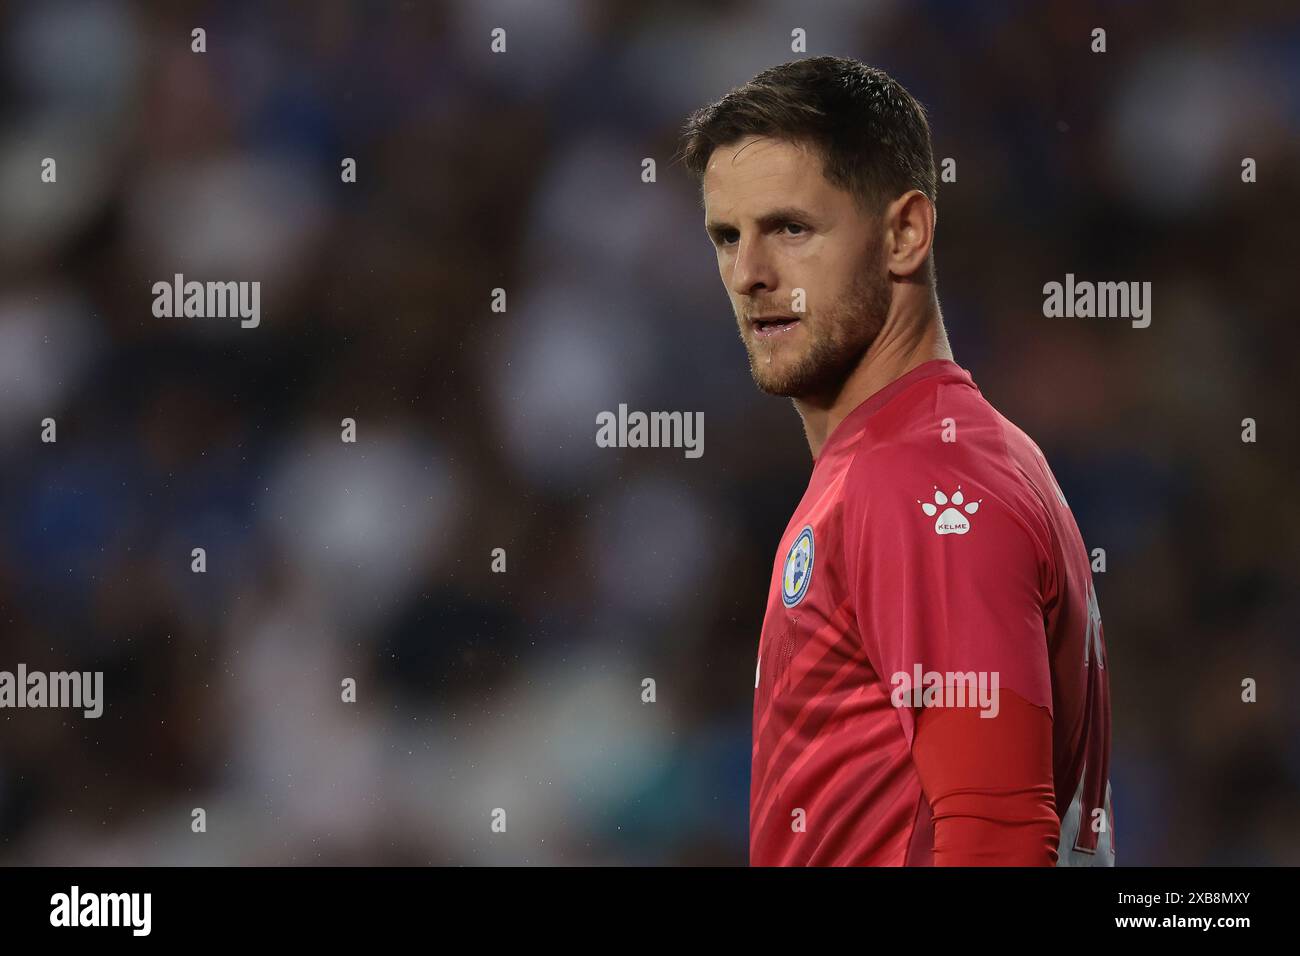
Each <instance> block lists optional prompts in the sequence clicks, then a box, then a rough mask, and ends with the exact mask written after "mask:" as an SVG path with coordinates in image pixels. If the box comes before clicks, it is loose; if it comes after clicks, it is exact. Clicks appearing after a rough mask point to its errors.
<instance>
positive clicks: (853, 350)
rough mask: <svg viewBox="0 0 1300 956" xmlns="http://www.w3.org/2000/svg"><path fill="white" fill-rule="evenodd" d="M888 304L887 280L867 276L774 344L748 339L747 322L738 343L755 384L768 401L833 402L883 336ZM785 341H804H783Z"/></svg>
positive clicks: (862, 275)
mask: <svg viewBox="0 0 1300 956" xmlns="http://www.w3.org/2000/svg"><path fill="white" fill-rule="evenodd" d="M890 298H891V290H890V281H889V277H888V275H887V274H881V273H877V272H875V271H874V270H870V271H868V270H864V271H863V272H862V273H859V274H858V276H857V277H856V278H855V280H854V283H853V285H852V286H851V287H850V288H849V289H848V291H847V292H845V293H844V294H843V295H842V296H840V298H838V299H837V300H836V301H835V302H832V303H831V304H830V305H829V306H827V307H826V308H824V309H820V310H818V311H817V312H809V313H806V314H805V315H804V316H803V317H802V318H800V320H799V324H798V325H797V326H796V327H795V329H794V330H792V331H790V332H788V333H780V334H778V336H777V338H776V339H775V340H774V341H764V340H763V339H760V338H757V337H755V336H754V335H753V333H752V332H751V333H749V334H746V331H745V330H746V328H748V322H747V321H742V322H741V332H740V338H741V341H742V342H744V344H745V350H746V351H747V352H748V353H749V373H750V375H752V376H753V378H754V384H755V385H757V386H758V387H759V389H761V390H762V391H764V392H766V393H767V394H769V395H781V396H784V397H786V398H800V399H811V400H816V399H825V400H829V399H831V398H833V397H834V396H835V395H837V394H838V393H839V391H840V389H841V388H842V387H843V385H844V382H845V381H846V380H847V379H848V377H849V375H851V374H852V372H853V370H854V369H856V368H857V367H858V364H859V363H860V362H861V361H862V356H863V355H865V354H866V352H867V349H869V348H870V347H871V343H872V342H874V341H875V340H876V336H877V335H879V334H880V329H881V327H882V326H883V325H884V324H885V317H886V315H887V314H888V312H889V303H890ZM754 311H755V312H759V313H761V312H764V311H769V310H765V309H759V308H755V309H754ZM771 311H777V310H771ZM786 336H799V337H801V338H802V339H803V341H802V342H799V341H794V342H788V341H783V339H784V338H785V337H786Z"/></svg>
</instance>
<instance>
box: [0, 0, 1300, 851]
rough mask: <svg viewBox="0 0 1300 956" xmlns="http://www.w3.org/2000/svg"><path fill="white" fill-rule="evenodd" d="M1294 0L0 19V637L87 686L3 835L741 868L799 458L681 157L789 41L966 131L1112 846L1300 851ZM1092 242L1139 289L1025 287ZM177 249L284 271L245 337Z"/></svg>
mask: <svg viewBox="0 0 1300 956" xmlns="http://www.w3.org/2000/svg"><path fill="white" fill-rule="evenodd" d="M1282 6H1285V5H1266V4H1255V3H1250V2H1244V3H1238V4H1233V5H1230V6H1228V7H1225V6H1224V5H1222V4H1218V3H1210V2H1190V3H1181V4H1172V3H1170V4H1123V3H1112V4H1101V5H1098V6H1096V7H1093V8H1091V9H1087V8H1085V7H1084V6H1083V5H1076V4H1073V3H1067V2H1064V0H1062V2H1053V3H1050V4H1023V5H1021V4H1000V3H998V4H993V3H990V4H985V3H971V4H957V3H948V2H937V0H936V2H919V3H906V4H905V3H888V2H882V3H862V2H861V0H853V2H849V0H834V2H825V3H819V4H816V5H815V6H814V8H813V9H808V8H806V7H805V6H804V5H802V4H797V3H793V2H791V3H781V2H776V0H768V2H752V3H748V2H727V3H718V4H703V3H701V4H686V3H680V2H679V3H667V4H658V3H656V4H642V3H633V2H612V0H611V2H596V0H586V2H580V0H547V2H545V3H541V2H538V3H527V2H523V0H489V2H482V3H480V2H472V0H454V2H453V0H447V2H430V3H424V2H419V3H417V2H405V3H396V2H394V3H361V2H356V3H343V2H321V3H313V4H301V5H299V4H294V5H289V4H285V5H280V4H258V3H251V2H220V3H218V2H209V3H199V2H185V3H161V2H158V3H140V4H128V3H121V2H92V3H73V2H63V0H50V2H30V3H18V2H12V3H8V4H5V5H3V6H0V454H2V455H3V464H4V467H3V469H2V470H0V509H3V523H2V524H0V668H5V669H10V670H12V669H13V668H14V667H15V666H16V665H17V663H19V662H24V663H26V664H27V666H28V667H29V668H32V669H37V668H40V669H45V670H59V669H69V670H102V671H103V672H104V693H105V698H106V702H105V712H104V715H103V716H102V717H101V718H99V719H97V720H91V719H84V718H82V717H81V716H80V715H79V714H72V713H69V712H66V711H57V710H47V711H30V710H28V711H12V710H6V711H0V863H3V864H33V863H39V864H71V863H77V864H110V863H112V864H164V863H166V864H173V863H174V864H199V863H216V864H235V863H241V864H244V863H248V864H282V863H297V864H315V863H397V864H425V863H435V864H444V863H452V864H506V863H510V864H528V865H537V864H625V863H632V864H743V863H744V862H745V861H746V859H747V815H748V794H749V759H750V719H751V707H752V693H753V680H752V678H753V673H754V660H755V654H756V650H757V641H758V634H759V628H760V624H761V620H762V614H763V609H764V606H765V601H766V590H767V587H768V583H769V577H770V574H771V567H772V561H773V556H774V549H775V547H776V545H777V542H778V540H779V538H780V535H781V532H782V531H783V529H784V527H785V524H786V521H787V520H788V518H789V516H790V513H791V511H792V509H793V508H794V506H795V505H796V504H797V502H798V500H799V497H800V496H801V494H802V492H803V489H804V486H805V484H806V482H807V478H808V474H809V470H810V460H809V456H808V450H807V446H806V444H805V441H804V437H803V433H802V429H801V427H800V425H799V421H798V417H797V415H796V414H795V413H794V411H793V410H792V409H791V408H790V407H789V404H788V402H785V401H783V400H780V399H775V398H770V397H766V396H763V395H761V394H759V393H758V392H757V391H756V390H755V389H754V387H753V386H752V384H751V382H750V379H749V374H748V370H747V367H746V362H745V357H744V352H743V348H742V346H741V344H740V343H739V341H738V338H737V334H736V331H735V325H734V319H733V318H732V314H731V311H730V307H729V305H728V302H727V298H726V294H725V292H724V289H723V287H722V285H721V283H720V281H719V278H718V275H717V269H716V263H715V261H714V258H713V254H712V251H711V247H710V245H709V242H708V239H707V236H706V235H705V232H704V228H703V222H702V219H703V217H702V213H701V210H700V206H699V199H698V193H697V191H696V187H695V184H694V183H693V182H692V181H691V180H690V179H689V177H688V176H687V175H686V174H685V172H684V171H683V170H682V169H681V168H680V167H678V166H676V165H674V164H673V163H672V157H673V155H674V153H675V151H676V148H677V145H678V143H677V133H678V129H679V128H680V125H681V122H682V121H683V119H684V118H685V116H686V115H687V114H688V113H689V112H690V111H691V110H692V109H694V108H695V107H697V106H700V105H703V104H704V103H706V102H709V101H712V100H714V99H716V98H717V97H719V96H721V95H722V94H723V93H725V92H726V91H727V90H728V89H730V88H732V87H734V86H736V85H739V84H741V83H743V82H744V81H746V80H747V79H749V78H750V77H751V76H752V75H753V74H754V73H756V72H758V71H759V70H761V69H763V68H765V67H767V66H771V65H773V64H776V63H780V62H783V61H785V60H789V59H792V58H794V56H795V55H796V54H792V53H791V52H790V33H791V30H792V29H794V28H796V27H802V28H803V29H804V30H806V31H807V37H808V48H809V51H810V53H813V54H817V53H834V54H840V55H848V56H854V57H857V58H859V59H862V60H864V61H866V62H869V63H872V64H875V65H878V66H881V67H883V68H885V69H886V70H888V71H890V72H891V73H892V74H894V75H895V76H896V77H897V78H898V79H899V80H900V81H901V82H903V83H904V84H905V85H906V86H907V87H908V88H909V89H910V90H911V91H912V92H913V93H914V94H915V95H916V96H917V97H918V98H919V99H920V100H921V101H922V102H923V103H924V104H925V105H926V106H927V108H928V110H929V112H930V118H931V123H932V127H933V130H934V141H935V153H936V157H937V158H938V159H939V160H942V159H943V158H945V157H951V158H954V159H955V160H956V170H957V179H956V181H955V182H945V183H943V184H941V186H940V194H939V201H938V209H939V220H938V223H939V228H938V238H937V246H936V265H937V269H938V281H939V298H940V303H941V306H942V309H943V314H944V317H945V321H946V323H947V326H948V329H949V333H950V336H951V339H952V344H953V348H954V352H955V354H956V359H957V362H958V363H959V364H961V365H962V366H964V367H965V368H968V369H969V370H970V371H971V372H972V374H973V376H974V378H975V380H976V382H977V383H978V384H979V385H980V386H981V388H982V390H983V391H984V393H985V395H986V396H987V397H988V398H989V399H990V400H991V401H992V402H993V403H994V405H995V406H997V407H998V408H999V409H1000V410H1001V411H1002V412H1003V413H1004V414H1005V415H1007V416H1008V417H1009V418H1011V419H1012V420H1013V421H1015V422H1016V423H1017V424H1019V425H1020V426H1021V427H1023V428H1024V429H1025V430H1026V431H1027V432H1028V433H1029V434H1030V435H1031V436H1032V437H1033V438H1034V439H1035V440H1036V441H1037V442H1038V443H1039V445H1040V446H1041V447H1042V449H1043V450H1044V452H1045V453H1046V455H1047V457H1048V460H1049V461H1050V462H1051V464H1052V466H1053V469H1054V470H1055V473H1056V476H1057V478H1058V480H1059V482H1060V485H1061V487H1062V489H1063V490H1064V493H1065V495H1066V496H1067V498H1068V499H1069V501H1070V505H1071V507H1072V509H1073V511H1074V514H1075V516H1076V518H1077V520H1078V522H1079V525H1080V528H1081V530H1082V532H1083V536H1084V540H1085V542H1086V543H1087V546H1088V547H1089V548H1090V549H1091V548H1098V547H1100V548H1104V549H1105V552H1106V562H1107V567H1106V571H1105V572H1104V573H1099V574H1097V575H1096V582H1097V590H1098V594H1099V598H1100V604H1101V611H1102V617H1103V621H1104V627H1105V635H1106V642H1107V648H1108V663H1109V665H1110V667H1111V678H1110V679H1111V694H1112V700H1113V727H1114V740H1113V751H1112V759H1113V770H1112V777H1111V779H1112V783H1113V787H1114V811H1115V828H1116V838H1115V842H1116V847H1117V852H1118V858H1119V862H1120V863H1121V864H1130V865H1132V864H1283V863H1289V864H1292V865H1294V864H1297V863H1300V801H1298V799H1297V798H1298V796H1300V696H1297V695H1296V694H1295V693H1294V687H1295V678H1296V676H1297V674H1298V673H1300V667H1297V663H1298V659H1300V648H1298V646H1297V642H1296V633H1297V631H1296V621H1297V619H1298V618H1300V600H1298V598H1297V594H1298V593H1300V590H1298V589H1297V587H1296V567H1297V563H1298V561H1300V554H1298V551H1300V547H1298V542H1297V527H1298V523H1297V519H1298V517H1300V516H1297V512H1296V503H1295V502H1296V498H1295V494H1294V489H1293V488H1292V487H1291V484H1290V482H1291V481H1292V480H1294V477H1295V473H1296V465H1297V460H1296V459H1297V456H1296V448H1295V442H1294V436H1295V414H1296V404H1297V403H1296V401H1295V397H1294V388H1295V382H1296V375H1295V371H1296V365H1295V355H1296V352H1297V346H1298V345H1300V333H1298V332H1297V327H1296V323H1295V320H1294V303H1293V299H1292V297H1291V294H1290V293H1288V292H1287V291H1286V288H1287V286H1288V284H1289V280H1287V279H1286V276H1287V275H1289V274H1291V273H1292V272H1293V270H1294V262H1295V246H1294V245H1293V244H1292V241H1291V240H1287V239H1286V234H1287V233H1288V232H1289V228H1290V226H1291V224H1292V223H1293V221H1294V218H1295V214H1296V213H1297V211H1298V205H1300V204H1298V203H1297V200H1298V199H1300V187H1298V186H1297V182H1296V177H1295V175H1294V172H1295V170H1296V169H1297V168H1300V135H1298V134H1300V18H1297V16H1296V15H1295V14H1294V13H1291V14H1287V13H1283V12H1279V11H1280V10H1281V7H1282ZM198 27H201V28H203V29H204V30H205V31H206V52H204V53H195V52H192V50H191V43H192V35H191V31H192V30H193V29H195V28H198ZM497 27H500V28H503V29H504V30H505V31H506V32H505V40H506V52H504V53H494V52H493V51H492V48H491V42H492V30H493V29H494V28H497ZM1095 27H1103V28H1105V29H1106V31H1107V50H1106V52H1105V53H1104V54H1102V53H1093V52H1091V46H1092V39H1091V31H1092V30H1093V29H1094V28H1095ZM46 157H51V158H54V159H55V160H56V161H57V182H56V183H42V182H41V178H40V176H41V163H42V160H43V159H44V158H46ZM348 157H350V158H353V159H355V160H356V167H357V181H356V182H355V183H346V182H343V181H342V179H341V176H340V171H341V163H342V161H343V160H344V159H345V158H348ZM647 157H649V158H654V159H655V160H656V164H657V169H656V177H655V181H654V182H643V181H642V176H641V172H642V160H643V159H644V158H647ZM1246 157H1250V158H1253V159H1254V160H1255V161H1256V163H1257V168H1258V181H1257V182H1254V183H1243V181H1242V176H1241V164H1242V160H1243V158H1246ZM1067 272H1071V273H1074V274H1075V275H1076V276H1079V277H1080V278H1089V279H1097V280H1115V281H1150V282H1151V283H1152V286H1153V311H1152V323H1151V326H1150V327H1149V328H1146V329H1135V328H1132V327H1130V325H1129V323H1127V322H1125V321H1122V320H1118V321H1117V320H1098V319H1046V318H1044V317H1043V315H1042V286H1043V284H1044V283H1046V282H1049V281H1053V280H1057V281H1059V280H1061V279H1063V277H1064V275H1065V274H1066V273H1067ZM175 273H183V274H184V275H185V276H186V278H187V279H199V280H208V279H211V280H258V281H260V282H261V312H262V319H261V324H260V326H259V327H258V328H256V329H244V328H241V327H240V325H239V322H238V321H237V320H228V319H217V318H206V319H197V318H189V319H185V318H172V319H160V318H155V317H154V315H153V314H152V311H151V305H152V294H151V291H150V290H151V287H152V284H153V283H154V282H157V281H168V282H170V281H171V279H172V276H173V275H174V274H175ZM495 289H503V290H505V297H506V309H505V311H494V310H493V308H492V303H493V290H495ZM620 403H626V404H627V405H628V406H629V407H630V408H639V409H664V410H680V411H691V412H694V411H702V412H704V420H705V426H706V443H705V453H704V455H703V457H702V458H699V459H688V458H686V457H685V456H684V455H683V454H682V453H681V452H680V451H674V450H670V449H669V450H664V449H627V450H618V449H608V448H600V447H598V446H597V444H596V442H595V440H594V436H595V430H596V424H595V423H596V415H597V414H598V413H600V412H601V411H604V410H614V409H617V408H618V405H619V404H620ZM47 417H48V418H53V419H54V420H55V421H56V423H57V442H55V443H43V442H41V440H40V433H41V425H40V423H41V421H42V419H45V418H47ZM349 417H351V418H354V419H355V421H356V423H357V441H356V443H355V444H349V443H344V442H342V441H341V440H340V433H341V424H340V423H341V421H342V420H343V419H344V418H349ZM1247 417H1250V418H1254V419H1255V420H1256V421H1257V429H1258V440H1257V441H1256V442H1255V443H1245V442H1243V441H1242V440H1241V432H1242V420H1243V419H1244V418H1247ZM196 547H202V548H204V549H205V551H206V556H207V568H206V571H205V572H204V573H201V574H199V573H194V572H193V571H192V570H191V561H192V558H191V552H192V550H193V549H194V548H196ZM496 548H501V549H504V552H505V562H506V570H505V571H504V573H497V572H494V571H493V569H492V552H493V549H496ZM349 677H350V678H353V679H355V681H356V685H357V702H356V703H355V704H344V703H342V702H341V700H340V686H341V681H342V680H343V679H345V678H349ZM645 678H653V679H654V681H655V688H656V700H655V702H654V703H645V702H643V700H642V681H643V680H644V679H645ZM1245 678H1253V679H1255V680H1256V681H1257V682H1258V688H1259V689H1258V701H1257V702H1256V703H1254V704H1243V703H1242V701H1241V685H1242V681H1243V679H1245ZM200 807H201V808H203V809H204V810H205V812H206V818H207V832H206V833H203V834H196V833H194V832H192V830H191V819H192V817H191V814H192V811H193V810H194V808H200ZM497 808H500V809H504V810H505V811H506V814H507V821H508V824H507V829H506V832H505V833H493V832H492V830H491V828H490V824H491V821H492V813H493V811H494V810H495V809H497Z"/></svg>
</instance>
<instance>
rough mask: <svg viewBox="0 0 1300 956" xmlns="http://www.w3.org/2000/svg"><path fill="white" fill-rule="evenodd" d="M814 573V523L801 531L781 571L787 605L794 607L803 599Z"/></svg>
mask: <svg viewBox="0 0 1300 956" xmlns="http://www.w3.org/2000/svg"><path fill="white" fill-rule="evenodd" d="M812 573H813V532H812V525H809V526H808V527H806V528H804V529H803V530H802V531H800V532H799V537H797V538H795V539H794V544H792V545H790V550H789V552H788V553H787V554H786V556H785V567H784V568H783V569H782V571H781V601H782V603H784V604H785V606H786V607H794V606H795V605H796V604H798V603H799V602H800V601H802V600H803V596H804V595H805V594H807V593H808V583H809V582H810V581H812Z"/></svg>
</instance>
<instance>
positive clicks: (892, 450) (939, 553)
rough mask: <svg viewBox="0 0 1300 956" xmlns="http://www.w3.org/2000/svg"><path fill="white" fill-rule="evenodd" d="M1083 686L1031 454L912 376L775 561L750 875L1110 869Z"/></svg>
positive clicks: (1075, 584) (1086, 678)
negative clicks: (872, 869)
mask: <svg viewBox="0 0 1300 956" xmlns="http://www.w3.org/2000/svg"><path fill="white" fill-rule="evenodd" d="M1106 666H1107V662H1106V653H1105V645H1104V643H1103V640H1102V629H1101V613H1100V611H1099V609H1098V604H1097V598H1096V594H1095V592H1094V590H1093V582H1092V573H1091V566H1090V560H1089V556H1088V554H1087V552H1086V551H1085V549H1084V545H1083V541H1082V538H1081V537H1080V534H1079V530H1078V527H1077V525H1076V524H1075V521H1074V518H1073V516H1072V515H1071V513H1070V509H1069V506H1068V504H1067V503H1066V500H1065V497H1064V495H1063V494H1062V493H1061V490H1060V488H1059V486H1058V485H1057V483H1056V480H1055V478H1054V477H1053V476H1052V473H1051V471H1050V470H1049V468H1048V466H1047V462H1046V461H1045V460H1044V458H1043V455H1042V452H1041V451H1040V450H1039V449H1038V446H1037V445H1035V444H1034V442H1033V441H1031V440H1030V439H1029V438H1028V436H1026V435H1025V434H1024V432H1022V431H1021V430H1020V429H1019V428H1017V427H1016V426H1015V425H1013V424H1012V423H1011V422H1009V421H1008V420H1007V419H1005V418H1003V417H1002V416H1001V415H1000V414H999V413H998V412H997V411H996V410H995V409H994V408H993V407H992V406H991V405H990V404H989V403H988V402H987V401H986V400H985V399H984V397H983V395H981V394H980V391H979V389H978V388H977V387H976V385H975V384H974V382H973V381H972V380H971V377H970V374H969V373H968V372H967V371H966V370H964V369H962V368H961V367H959V366H958V365H956V364H955V363H953V362H951V361H947V360H935V361H930V362H926V363H924V364H923V365H920V366H918V367H917V368H915V369H913V370H912V371H910V372H908V373H907V374H906V375H904V376H902V377H901V378H899V379H897V380H896V381H894V382H892V383H891V384H890V385H888V386H886V387H885V388H883V389H881V390H880V391H879V392H877V393H876V394H874V395H872V396H871V397H870V398H868V399H867V400H866V401H865V402H863V403H862V404H861V405H859V406H858V407H857V408H856V409H854V410H853V411H852V412H850V413H849V415H848V416H847V417H846V418H845V419H844V420H843V421H842V422H840V424H839V425H838V426H837V427H836V428H835V430H834V431H833V432H832V433H831V435H830V436H829V437H828V439H827V441H826V444H825V445H824V446H823V448H822V449H821V452H820V454H819V455H818V456H817V459H816V462H815V463H814V466H813V471H812V476H811V478H810V479H809V483H808V489H807V491H806V492H805V493H804V496H803V500H802V501H800V503H799V506H798V507H797V508H796V509H795V512H794V516H793V517H792V518H791V519H790V523H789V526H788V527H787V528H786V531H785V534H784V536H783V537H782V539H781V544H780V546H779V548H778V550H777V554H776V561H775V566H774V568H773V571H772V583H771V591H770V594H769V598H768V605H767V613H766V616H765V617H764V620H763V632H762V637H761V639H760V643H759V651H758V663H757V667H756V671H755V681H754V687H755V690H754V725H753V733H754V747H753V765H752V779H751V785H750V862H751V864H753V865H756V866H768V865H845V864H865V865H933V864H937V863H945V864H954V863H955V864H1003V863H1005V864H1027V863H1029V864H1041V865H1051V864H1056V865H1062V866H1063V865H1112V864H1113V863H1114V842H1113V835H1114V819H1113V814H1112V812H1111V801H1110V784H1109V757H1110V701H1109V686H1108V679H1107V671H1106Z"/></svg>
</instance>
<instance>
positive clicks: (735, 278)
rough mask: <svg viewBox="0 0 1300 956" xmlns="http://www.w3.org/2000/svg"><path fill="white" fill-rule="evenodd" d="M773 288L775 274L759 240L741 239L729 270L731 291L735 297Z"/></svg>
mask: <svg viewBox="0 0 1300 956" xmlns="http://www.w3.org/2000/svg"><path fill="white" fill-rule="evenodd" d="M775 288H776V273H775V270H774V269H773V267H772V260H771V257H770V256H769V255H768V253H767V250H766V249H765V248H764V245H763V242H762V240H761V238H747V239H741V240H740V243H739V245H738V247H737V249H736V260H735V265H734V267H733V268H732V270H731V291H732V292H734V293H735V294H736V295H753V294H754V293H755V292H757V291H765V292H771V291H772V290H773V289H775Z"/></svg>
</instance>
